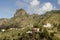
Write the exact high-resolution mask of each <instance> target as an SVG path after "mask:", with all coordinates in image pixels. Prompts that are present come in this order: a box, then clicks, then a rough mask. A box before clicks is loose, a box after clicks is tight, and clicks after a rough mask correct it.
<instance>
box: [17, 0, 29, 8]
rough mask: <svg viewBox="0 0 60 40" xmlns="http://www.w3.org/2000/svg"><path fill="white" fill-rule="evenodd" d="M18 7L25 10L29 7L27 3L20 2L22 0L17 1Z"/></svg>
mask: <svg viewBox="0 0 60 40" xmlns="http://www.w3.org/2000/svg"><path fill="white" fill-rule="evenodd" d="M16 6H17V7H18V8H24V7H25V6H27V7H28V4H27V3H25V2H22V1H20V0H17V1H16Z"/></svg>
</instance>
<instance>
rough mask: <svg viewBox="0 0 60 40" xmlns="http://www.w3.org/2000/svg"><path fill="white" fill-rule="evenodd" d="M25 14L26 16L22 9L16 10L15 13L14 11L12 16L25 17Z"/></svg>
mask: <svg viewBox="0 0 60 40" xmlns="http://www.w3.org/2000/svg"><path fill="white" fill-rule="evenodd" d="M25 14H27V12H26V11H25V10H24V9H22V8H21V9H18V10H17V11H16V13H15V15H14V16H23V15H25Z"/></svg>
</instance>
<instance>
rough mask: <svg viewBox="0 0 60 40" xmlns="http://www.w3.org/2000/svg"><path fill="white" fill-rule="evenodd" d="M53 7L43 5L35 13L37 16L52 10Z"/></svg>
mask: <svg viewBox="0 0 60 40" xmlns="http://www.w3.org/2000/svg"><path fill="white" fill-rule="evenodd" d="M53 9H54V7H53V5H52V4H51V3H50V2H47V3H45V4H44V5H43V6H42V7H41V8H39V9H38V11H37V13H38V14H43V13H45V12H47V11H51V10H53Z"/></svg>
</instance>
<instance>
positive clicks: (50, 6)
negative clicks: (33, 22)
mask: <svg viewBox="0 0 60 40" xmlns="http://www.w3.org/2000/svg"><path fill="white" fill-rule="evenodd" d="M20 8H23V9H25V10H26V11H27V12H28V13H30V14H33V13H36V14H43V13H45V12H47V11H51V10H59V9H60V0H0V18H11V17H13V16H14V13H15V12H16V10H17V9H20Z"/></svg>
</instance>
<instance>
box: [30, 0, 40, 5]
mask: <svg viewBox="0 0 60 40" xmlns="http://www.w3.org/2000/svg"><path fill="white" fill-rule="evenodd" d="M39 3H40V2H39V1H38V0H33V1H32V2H30V5H31V6H37V5H39Z"/></svg>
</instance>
